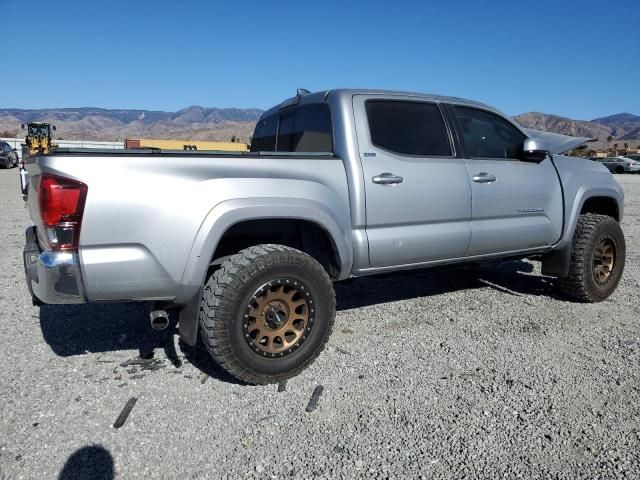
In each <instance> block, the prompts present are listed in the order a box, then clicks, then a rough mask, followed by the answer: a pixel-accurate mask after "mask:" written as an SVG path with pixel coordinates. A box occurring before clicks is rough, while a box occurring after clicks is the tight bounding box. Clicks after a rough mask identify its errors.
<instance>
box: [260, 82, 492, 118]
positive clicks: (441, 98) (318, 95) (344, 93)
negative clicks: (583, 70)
mask: <svg viewBox="0 0 640 480" xmlns="http://www.w3.org/2000/svg"><path fill="white" fill-rule="evenodd" d="M354 95H385V96H402V97H416V98H420V99H423V100H431V101H434V102H445V103H457V104H465V105H473V106H477V107H482V108H485V109H488V110H493V111H495V112H498V113H501V112H499V110H497V109H495V108H494V107H492V106H490V105H487V104H484V103H481V102H476V101H474V100H468V99H466V98H460V97H450V96H446V95H435V94H432V93H420V92H405V91H401V90H377V89H366V88H337V89H331V90H321V91H319V92H312V93H306V94H302V95H295V96H293V97H290V98H287V99H286V100H284V101H282V102H281V103H279V104H278V105H276V106H274V107H272V108H270V109H269V110H267V111H265V112H264V113H263V116H266V115H269V114H271V113H273V112H275V111H278V110H280V109H282V108H284V107H286V106H288V105H293V104H297V105H304V104H306V103H318V102H324V101H326V100H327V98H329V97H336V96H337V97H349V98H350V97H353V96H354ZM296 100H297V101H296Z"/></svg>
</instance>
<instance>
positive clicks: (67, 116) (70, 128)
mask: <svg viewBox="0 0 640 480" xmlns="http://www.w3.org/2000/svg"><path fill="white" fill-rule="evenodd" d="M260 115H262V110H259V109H256V108H251V109H240V108H205V107H199V106H192V107H188V108H184V109H182V110H179V111H177V112H164V111H154V110H115V109H104V108H90V107H84V108H52V109H32V110H27V109H17V108H4V109H2V108H0V132H7V133H13V134H15V135H17V136H22V133H21V132H20V124H22V123H26V122H32V121H39V122H49V123H53V124H54V125H55V126H56V127H57V131H56V137H57V138H63V139H66V140H107V141H108V140H123V139H125V138H180V139H185V140H189V139H194V140H225V141H228V140H229V139H231V137H232V136H234V135H235V136H236V137H238V138H239V139H240V140H241V141H245V142H246V141H248V140H249V136H250V135H251V134H252V133H253V127H254V125H255V122H256V121H257V120H258V118H260Z"/></svg>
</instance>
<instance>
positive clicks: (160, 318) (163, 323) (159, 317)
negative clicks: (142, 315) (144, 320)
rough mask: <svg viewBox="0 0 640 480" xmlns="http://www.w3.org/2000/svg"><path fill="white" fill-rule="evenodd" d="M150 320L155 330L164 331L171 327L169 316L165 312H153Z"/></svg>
mask: <svg viewBox="0 0 640 480" xmlns="http://www.w3.org/2000/svg"><path fill="white" fill-rule="evenodd" d="M149 319H150V320H151V328H153V329H154V330H164V329H166V328H167V327H168V326H169V314H168V313H167V312H165V311H164V310H153V311H152V312H151V314H150V315H149Z"/></svg>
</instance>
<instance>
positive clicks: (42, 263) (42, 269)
mask: <svg viewBox="0 0 640 480" xmlns="http://www.w3.org/2000/svg"><path fill="white" fill-rule="evenodd" d="M35 230H36V228H35V227H29V228H27V231H26V232H25V234H26V244H25V246H24V251H23V259H24V273H25V276H26V278H27V286H28V288H29V293H31V297H32V298H33V303H34V305H39V304H42V303H52V304H55V303H59V304H68V303H85V301H86V300H85V293H84V285H83V282H82V274H81V272H80V264H79V262H78V254H77V253H76V252H43V251H42V249H41V248H40V245H38V241H37V238H36V231H35Z"/></svg>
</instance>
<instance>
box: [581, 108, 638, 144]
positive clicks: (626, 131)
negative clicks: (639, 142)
mask: <svg viewBox="0 0 640 480" xmlns="http://www.w3.org/2000/svg"><path fill="white" fill-rule="evenodd" d="M592 122H593V123H597V124H599V125H604V126H605V127H607V128H609V129H610V131H611V135H613V136H614V137H615V138H616V139H620V140H629V139H637V138H640V115H634V114H632V113H618V114H616V115H609V116H608V117H602V118H596V119H595V120H592Z"/></svg>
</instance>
